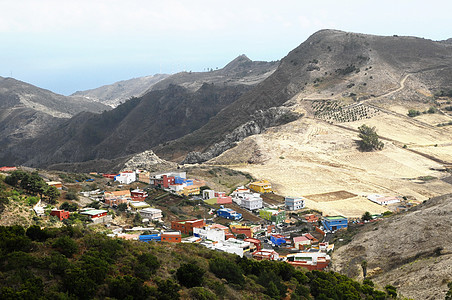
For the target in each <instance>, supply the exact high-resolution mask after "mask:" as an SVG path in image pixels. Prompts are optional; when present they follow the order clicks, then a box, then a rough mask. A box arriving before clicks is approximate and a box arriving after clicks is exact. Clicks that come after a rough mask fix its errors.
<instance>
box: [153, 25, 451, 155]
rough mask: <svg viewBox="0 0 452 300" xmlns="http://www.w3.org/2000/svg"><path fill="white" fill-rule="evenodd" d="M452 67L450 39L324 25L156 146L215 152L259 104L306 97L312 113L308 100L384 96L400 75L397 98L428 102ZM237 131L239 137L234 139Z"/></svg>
mask: <svg viewBox="0 0 452 300" xmlns="http://www.w3.org/2000/svg"><path fill="white" fill-rule="evenodd" d="M451 66H452V47H451V46H450V45H449V44H445V43H441V42H434V41H431V40H426V39H421V38H415V37H396V36H394V37H383V36H373V35H365V34H357V33H348V32H343V31H337V30H322V31H319V32H317V33H315V34H313V35H312V36H311V37H309V38H308V39H307V40H306V41H305V42H303V43H302V44H301V45H300V46H298V47H297V48H295V49H294V50H292V51H291V52H290V53H289V54H288V55H287V56H286V57H285V58H283V59H282V60H281V63H280V65H279V67H278V69H277V70H276V71H275V72H274V73H273V74H272V75H271V76H269V77H268V78H267V79H266V80H264V81H263V82H261V83H260V84H259V85H258V86H257V87H255V88H254V89H253V90H252V91H250V92H249V93H246V94H245V95H243V96H242V97H241V98H240V99H238V100H237V101H235V102H234V103H233V104H232V105H230V106H228V107H227V108H226V109H224V110H223V111H221V112H220V113H219V114H218V115H217V116H215V117H214V118H212V119H211V120H210V122H209V123H207V124H206V125H205V126H204V127H202V128H201V129H199V130H197V131H196V132H193V133H192V134H190V135H188V136H186V137H183V138H181V139H179V140H177V141H174V142H173V143H170V144H169V145H167V146H164V147H160V148H156V149H155V150H156V153H157V154H159V155H161V156H163V157H165V158H170V159H183V157H184V155H185V153H183V152H181V151H177V150H178V149H181V148H183V145H187V144H189V145H190V146H191V147H193V149H194V150H196V151H199V152H210V153H217V154H218V151H214V150H215V148H216V147H217V146H216V145H215V144H216V143H220V142H222V141H224V140H228V139H229V140H231V139H230V138H229V136H228V135H229V134H230V133H231V132H233V131H234V130H235V129H237V128H239V127H240V126H242V125H243V124H245V123H247V122H249V121H251V120H253V118H254V117H255V116H256V114H259V111H266V110H268V109H270V108H274V107H280V106H283V105H284V106H289V107H293V106H294V105H297V104H300V103H302V102H303V106H305V108H303V109H302V110H301V111H303V112H306V110H308V112H309V108H310V107H309V106H310V104H311V103H312V101H313V100H336V101H340V103H341V104H343V105H350V104H352V103H354V102H360V101H366V100H369V101H370V100H372V101H374V100H375V101H376V100H383V101H384V100H385V99H383V97H382V96H385V95H387V93H388V92H391V91H396V90H397V89H398V88H399V87H400V85H399V84H400V81H401V79H402V78H404V77H405V76H409V81H410V86H408V85H407V88H406V89H405V90H404V93H403V98H402V99H400V100H403V101H421V102H422V101H424V102H428V101H430V100H431V96H432V91H436V90H440V89H450V88H451V82H452V81H451V79H452V68H451ZM309 100H310V101H309ZM311 111H312V109H311ZM250 132H252V133H257V132H255V131H254V132H253V131H250ZM259 132H262V128H261V130H259ZM227 136H228V137H227ZM241 138H242V137H240V136H237V139H236V141H238V140H240V139H241ZM233 145H235V144H234V143H230V146H229V147H232V146H233ZM223 149H227V147H223ZM196 157H198V159H194V158H196ZM210 157H212V156H210ZM189 158H191V159H190V160H188V161H187V162H201V161H205V160H206V159H207V158H208V155H200V153H194V154H192V155H190V157H189Z"/></svg>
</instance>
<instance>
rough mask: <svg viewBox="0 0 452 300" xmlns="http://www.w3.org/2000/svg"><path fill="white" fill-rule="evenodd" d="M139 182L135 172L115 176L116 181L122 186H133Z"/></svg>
mask: <svg viewBox="0 0 452 300" xmlns="http://www.w3.org/2000/svg"><path fill="white" fill-rule="evenodd" d="M136 180H137V174H136V173H135V172H134V171H124V172H121V173H119V174H118V175H116V176H115V181H117V182H119V183H121V184H131V183H132V182H135V181H136Z"/></svg>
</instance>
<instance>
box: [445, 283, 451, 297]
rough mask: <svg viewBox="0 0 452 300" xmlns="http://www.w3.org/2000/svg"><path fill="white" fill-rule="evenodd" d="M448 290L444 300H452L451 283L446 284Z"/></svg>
mask: <svg viewBox="0 0 452 300" xmlns="http://www.w3.org/2000/svg"><path fill="white" fill-rule="evenodd" d="M447 287H448V288H449V290H448V291H447V293H446V300H452V281H451V282H449V283H448V284H447Z"/></svg>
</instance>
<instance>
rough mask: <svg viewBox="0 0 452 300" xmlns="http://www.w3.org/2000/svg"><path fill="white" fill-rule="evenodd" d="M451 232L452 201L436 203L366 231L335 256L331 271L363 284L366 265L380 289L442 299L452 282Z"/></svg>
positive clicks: (448, 198) (449, 198)
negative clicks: (448, 284) (361, 281)
mask: <svg viewBox="0 0 452 300" xmlns="http://www.w3.org/2000/svg"><path fill="white" fill-rule="evenodd" d="M451 227H452V195H451V194H449V195H444V196H441V197H435V198H432V199H431V200H428V201H426V203H424V204H423V205H421V206H419V207H417V208H416V209H415V210H414V211H410V212H407V213H404V214H400V215H397V216H394V217H391V218H389V219H385V220H383V221H381V222H376V223H372V224H368V225H366V228H365V230H363V231H362V232H360V233H358V234H357V235H356V236H354V238H353V240H352V241H351V242H350V243H349V244H347V245H345V246H343V247H341V248H339V249H337V250H335V252H334V253H333V261H334V262H333V269H334V270H335V271H339V272H341V273H344V274H347V275H349V276H352V277H355V278H362V268H361V262H362V261H363V260H366V261H367V264H368V267H367V270H368V278H370V279H371V280H373V281H374V282H376V283H377V284H379V285H380V286H385V285H386V284H391V285H393V286H395V287H397V289H398V290H399V291H400V292H401V293H402V294H403V295H404V296H405V297H409V298H412V299H444V297H445V294H446V291H447V290H448V288H447V283H448V282H450V281H451V279H452V232H451V231H450V228H451ZM377 268H380V269H381V271H376V269H377ZM377 270H378V269H377Z"/></svg>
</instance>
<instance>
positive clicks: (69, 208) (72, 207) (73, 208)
mask: <svg viewBox="0 0 452 300" xmlns="http://www.w3.org/2000/svg"><path fill="white" fill-rule="evenodd" d="M60 209H64V210H67V211H76V210H77V209H78V205H77V204H76V203H69V202H67V201H64V202H63V203H62V204H61V205H60Z"/></svg>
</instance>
